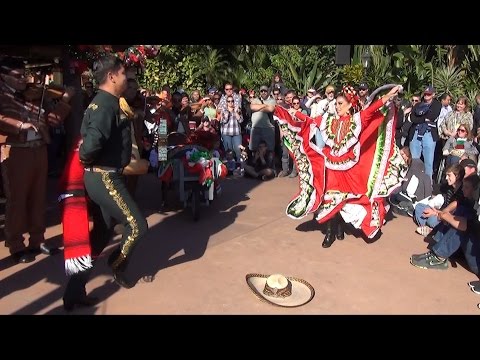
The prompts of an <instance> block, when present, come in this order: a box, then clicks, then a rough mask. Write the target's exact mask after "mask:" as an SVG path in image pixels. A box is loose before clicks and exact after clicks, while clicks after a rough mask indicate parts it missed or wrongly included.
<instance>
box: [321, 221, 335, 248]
mask: <svg viewBox="0 0 480 360" xmlns="http://www.w3.org/2000/svg"><path fill="white" fill-rule="evenodd" d="M335 223H336V222H335V218H333V219H330V220H328V221H327V233H326V234H325V239H324V240H323V243H322V247H324V248H328V247H330V246H332V244H333V242H334V241H335Z"/></svg>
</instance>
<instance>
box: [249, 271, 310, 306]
mask: <svg viewBox="0 0 480 360" xmlns="http://www.w3.org/2000/svg"><path fill="white" fill-rule="evenodd" d="M245 279H246V281H247V284H248V286H249V287H250V290H252V292H253V293H254V294H255V296H257V298H259V299H260V300H261V301H264V302H266V303H269V304H271V305H275V306H281V307H297V306H301V305H304V304H306V303H308V302H309V301H311V300H312V299H313V297H314V296H315V290H314V289H313V286H312V285H310V284H309V283H308V282H307V281H305V280H303V279H298V278H294V277H286V276H283V275H281V274H273V275H262V274H247V275H246V277H245Z"/></svg>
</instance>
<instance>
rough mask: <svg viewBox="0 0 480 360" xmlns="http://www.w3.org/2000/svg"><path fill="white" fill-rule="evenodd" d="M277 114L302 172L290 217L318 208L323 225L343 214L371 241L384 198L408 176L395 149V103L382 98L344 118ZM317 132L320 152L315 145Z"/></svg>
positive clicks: (384, 209) (385, 208) (381, 218)
mask: <svg viewBox="0 0 480 360" xmlns="http://www.w3.org/2000/svg"><path fill="white" fill-rule="evenodd" d="M275 116H276V117H278V121H279V124H280V128H281V129H282V131H283V133H284V135H285V136H284V142H285V144H286V145H287V147H288V148H289V150H290V151H291V153H292V155H293V157H294V159H295V162H296V163H297V167H298V169H299V181H300V192H299V193H298V194H297V196H296V197H295V198H294V199H293V200H292V201H291V202H290V203H289V205H288V207H287V210H286V211H287V215H288V216H290V217H292V218H295V219H300V218H302V217H304V216H306V215H307V214H308V213H311V212H315V211H317V210H318V215H317V220H318V221H319V222H325V221H327V220H329V219H331V218H332V217H333V216H334V215H335V214H336V213H338V212H339V211H341V215H342V217H343V218H344V220H345V221H346V222H349V223H351V224H352V225H354V226H355V227H356V228H359V229H362V231H363V232H364V233H365V234H366V235H367V236H368V237H373V236H374V235H375V234H376V233H377V231H378V230H379V229H380V228H381V226H382V225H383V223H384V217H385V214H386V212H387V211H388V205H387V204H386V202H385V198H386V197H387V196H389V195H390V194H391V192H392V191H393V190H394V189H395V188H396V187H398V186H399V185H400V183H401V180H402V177H403V176H404V175H405V173H406V164H405V162H404V161H403V159H402V157H401V156H400V152H399V150H398V147H396V146H395V136H394V135H395V134H394V131H395V121H396V109H395V107H394V106H393V104H390V105H388V106H387V105H385V106H384V105H383V103H382V101H381V100H378V101H376V102H375V103H373V104H372V105H370V107H368V108H367V109H365V110H362V111H360V112H358V113H356V114H354V115H353V116H352V115H346V116H343V117H340V118H335V117H334V116H333V115H330V116H328V117H327V118H325V119H322V118H321V117H318V118H315V119H312V118H310V117H308V116H306V115H304V114H301V113H299V112H297V113H296V118H297V119H295V120H294V119H293V118H292V117H291V116H290V114H289V113H288V112H287V111H286V110H285V109H283V108H281V107H279V106H277V107H276V110H275ZM298 120H301V121H298ZM317 131H319V132H320V136H321V139H322V140H323V142H324V143H325V146H324V147H322V148H319V147H318V146H317V145H316V144H315V143H314V142H312V140H313V139H314V138H315V133H316V132H317Z"/></svg>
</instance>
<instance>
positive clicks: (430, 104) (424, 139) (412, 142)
mask: <svg viewBox="0 0 480 360" xmlns="http://www.w3.org/2000/svg"><path fill="white" fill-rule="evenodd" d="M441 108H442V105H441V104H440V101H438V100H437V99H435V88H434V87H433V86H427V87H426V88H425V91H424V92H423V98H422V101H421V102H419V103H417V104H415V105H414V106H413V108H412V111H411V114H410V121H411V122H412V126H411V127H410V130H409V134H408V140H409V146H410V152H411V153H412V158H413V159H420V158H421V157H422V156H423V161H424V163H425V173H426V174H427V175H428V176H430V178H432V176H433V161H434V158H435V146H436V141H437V140H438V129H437V118H438V116H439V115H440V110H441Z"/></svg>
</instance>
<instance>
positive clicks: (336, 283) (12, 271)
mask: <svg viewBox="0 0 480 360" xmlns="http://www.w3.org/2000/svg"><path fill="white" fill-rule="evenodd" d="M297 182H298V180H297V179H289V178H281V179H274V180H272V181H271V182H257V181H255V180H250V179H244V178H237V179H233V178H232V179H227V180H225V181H224V182H223V194H222V196H221V197H219V198H217V199H215V201H214V203H212V204H211V206H210V207H205V208H203V209H202V214H201V218H200V220H199V221H198V222H194V221H193V220H192V217H191V214H190V213H189V212H188V210H183V209H181V208H180V207H179V206H177V208H176V209H174V208H172V209H170V210H165V211H159V204H160V197H161V196H160V192H159V187H158V182H157V181H156V179H155V178H154V177H153V176H150V175H149V176H146V177H144V178H143V179H141V181H140V182H139V190H138V193H137V197H138V200H139V203H140V205H141V208H142V209H143V210H144V212H145V214H146V216H148V223H149V226H150V231H149V234H148V237H147V238H145V239H144V241H143V242H142V243H141V244H140V245H139V246H138V248H137V253H136V256H135V259H134V261H133V262H132V264H131V268H130V269H129V271H128V275H129V279H130V280H132V281H134V280H138V279H142V277H143V276H144V275H154V281H153V282H151V283H145V282H143V281H142V280H140V281H139V282H138V283H137V285H136V286H135V287H134V288H132V289H129V290H127V289H123V288H119V287H118V286H117V285H116V284H115V283H114V282H112V277H111V272H110V270H109V269H108V267H107V266H106V257H107V256H108V254H109V253H110V251H111V249H112V247H113V244H114V243H117V242H118V236H117V237H116V241H114V242H113V243H112V244H111V245H110V247H109V248H108V249H107V250H106V251H105V255H104V256H102V258H101V259H100V260H99V263H98V265H97V267H96V268H95V271H94V274H93V278H92V280H91V281H90V282H89V284H88V287H87V290H88V291H89V292H90V293H91V294H92V295H95V296H99V297H100V298H101V299H102V301H101V303H100V304H98V306H96V307H94V308H90V309H77V310H75V311H74V312H73V313H72V314H479V313H480V310H479V309H478V308H477V303H478V302H480V297H479V296H478V295H475V294H474V293H472V292H471V291H470V289H469V288H468V286H467V282H468V281H471V280H476V277H475V276H474V275H473V274H471V273H470V272H469V271H467V270H466V269H465V266H466V265H465V263H464V261H463V260H462V259H461V258H459V259H458V260H457V261H458V262H457V261H454V262H453V263H452V262H450V263H449V269H448V270H447V271H440V270H422V269H418V268H415V267H413V266H411V265H410V263H409V257H410V255H411V254H412V253H421V252H424V251H426V246H427V243H425V242H424V240H423V238H422V237H421V236H420V235H417V234H415V233H414V229H415V226H414V224H413V222H412V221H411V220H410V219H407V218H403V217H401V218H393V219H392V220H391V221H389V222H388V223H387V225H386V226H385V227H384V230H383V234H382V236H381V237H380V238H379V240H377V241H374V242H370V241H369V242H367V241H365V240H363V239H362V238H357V237H355V236H354V235H348V236H347V237H346V238H345V240H343V241H336V242H335V243H334V244H333V246H332V247H331V248H329V249H323V248H322V247H321V242H322V240H323V234H322V233H321V229H320V227H319V225H318V224H317V223H316V222H314V221H312V216H309V217H308V218H305V219H303V220H301V221H294V220H291V219H289V218H287V217H286V215H285V206H286V204H287V203H288V200H289V199H290V198H291V197H292V196H293V194H294V193H295V192H296V190H297ZM50 186H51V188H52V189H54V183H53V182H52V183H51V184H50ZM170 200H175V193H172V194H171V198H170ZM47 213H48V222H49V228H48V231H47V238H49V241H52V242H56V243H61V226H60V225H59V217H58V209H57V207H56V205H55V193H54V191H50V206H49V209H48V212H47ZM0 235H1V236H2V237H1V240H2V242H3V234H0ZM252 272H257V273H264V274H271V273H282V274H285V275H287V276H294V277H300V278H303V279H305V280H307V281H308V282H310V283H311V284H312V285H313V287H314V288H315V291H316V295H315V297H314V298H313V300H312V301H311V302H310V303H308V304H307V305H305V306H301V307H298V308H291V309H285V308H277V307H273V306H271V305H268V304H265V303H262V302H260V301H259V300H257V299H256V298H255V296H254V295H253V294H252V293H251V292H250V290H249V288H248V286H247V285H246V282H245V275H246V274H248V273H252ZM65 283H66V277H65V275H64V273H63V258H62V255H61V254H60V255H56V256H50V257H47V256H44V255H40V256H38V257H37V260H36V261H35V262H33V263H30V264H20V265H14V264H13V263H12V261H11V260H10V259H9V258H8V251H7V249H6V248H5V247H4V246H0V314H65V312H64V310H63V307H62V302H61V297H62V293H63V288H64V286H65Z"/></svg>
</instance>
